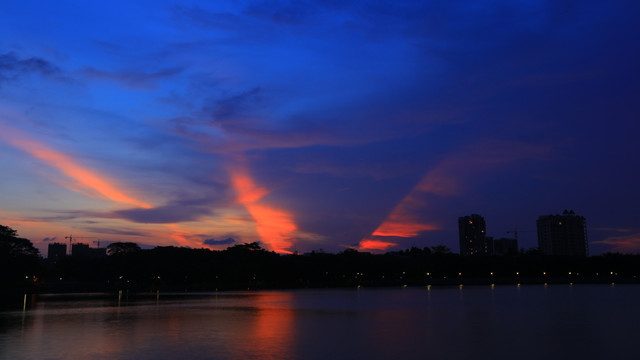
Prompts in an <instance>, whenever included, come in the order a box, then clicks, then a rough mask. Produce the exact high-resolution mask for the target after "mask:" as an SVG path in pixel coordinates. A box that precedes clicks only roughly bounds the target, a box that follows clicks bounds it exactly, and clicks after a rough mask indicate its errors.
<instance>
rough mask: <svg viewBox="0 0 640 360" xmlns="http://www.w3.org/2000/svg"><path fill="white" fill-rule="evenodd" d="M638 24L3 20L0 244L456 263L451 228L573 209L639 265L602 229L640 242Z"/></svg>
mask: <svg viewBox="0 0 640 360" xmlns="http://www.w3.org/2000/svg"><path fill="white" fill-rule="evenodd" d="M638 11H640V2H633V1H627V2H624V4H623V3H621V2H615V1H614V2H606V1H595V0H593V1H581V2H575V4H574V3H573V2H572V4H571V5H567V4H565V2H553V1H552V2H548V3H547V2H513V1H511V2H510V1H497V2H491V3H489V4H486V3H485V2H481V3H480V4H476V2H462V3H459V2H446V1H445V2H434V1H413V2H412V1H409V2H397V1H382V2H366V1H365V2H344V4H343V3H342V2H341V3H340V4H339V5H336V4H335V3H333V2H326V1H314V0H310V1H305V2H299V1H284V2H281V1H271V2H255V1H228V0H219V1H201V0H194V1H192V2H187V3H184V2H179V3H176V2H175V1H174V2H170V1H166V0H157V1H153V2H126V1H117V0H116V1H115V3H112V2H95V1H94V2H86V4H85V3H83V5H82V6H78V4H76V2H45V1H41V0H34V1H29V2H24V1H22V2H21V1H4V2H0V20H1V21H0V34H2V38H1V39H0V169H2V171H1V173H2V176H0V182H1V184H0V186H1V187H0V188H1V189H2V191H1V192H0V210H4V211H9V212H11V214H12V216H11V219H8V218H5V220H4V221H3V219H0V224H3V223H8V222H9V220H11V221H13V224H15V226H19V228H18V229H17V230H19V231H20V233H21V234H24V236H25V237H27V238H29V239H31V240H32V241H33V242H34V243H36V244H37V246H38V247H39V248H40V249H46V248H47V247H48V246H47V245H48V244H49V243H50V242H51V241H52V240H51V239H58V240H59V239H61V238H62V239H64V237H65V236H69V234H73V235H74V236H78V237H80V236H87V237H96V238H100V239H101V243H102V242H104V243H111V242H117V241H131V242H137V243H140V244H142V245H145V246H147V247H150V246H155V245H162V246H167V245H171V246H176V245H179V246H189V247H204V248H207V249H211V250H224V249H226V248H227V247H229V246H234V245H236V244H243V243H252V242H260V243H261V244H262V246H263V247H265V248H267V249H269V250H273V251H277V252H279V253H289V252H298V253H303V254H304V253H308V252H312V251H314V250H320V249H321V250H323V251H325V252H331V253H338V252H341V251H344V249H345V248H359V247H358V246H359V245H358V244H360V243H361V242H362V243H365V244H369V243H366V241H368V240H376V241H380V242H381V243H379V244H378V245H375V246H377V247H378V248H379V249H377V250H375V251H396V250H401V249H404V248H408V247H413V246H416V247H419V248H424V247H431V246H437V245H445V246H447V247H448V248H449V249H451V251H452V252H456V251H459V246H460V244H459V241H458V228H457V224H456V219H457V218H458V217H460V216H464V215H466V214H471V213H477V214H481V215H482V216H483V217H484V218H486V219H487V231H488V235H489V236H495V237H497V238H501V237H504V236H511V235H509V234H508V233H507V231H513V229H515V228H518V229H526V230H535V225H536V224H535V222H536V219H537V218H538V217H539V216H541V215H545V214H549V213H550V212H557V211H562V209H573V210H574V211H575V212H576V213H579V214H584V216H585V217H586V218H587V220H588V224H589V226H590V227H591V226H593V227H596V226H597V227H599V228H601V229H609V230H598V231H597V232H593V233H591V232H590V233H589V245H590V246H592V247H593V248H591V247H590V249H589V254H602V253H604V252H606V251H609V250H612V249H616V250H618V249H620V250H621V251H624V252H632V251H635V250H634V249H635V245H634V244H635V240H634V239H629V241H630V242H625V241H627V239H617V237H618V236H620V235H621V234H620V233H618V232H616V231H614V230H611V229H615V228H625V229H628V230H629V231H628V233H629V234H637V233H640V225H638V219H637V216H636V215H635V214H636V213H637V211H635V209H636V208H637V206H638V201H637V196H634V194H636V193H637V183H638V179H639V178H640V175H639V173H640V164H638V159H637V155H636V154H639V153H640V142H638V141H637V139H636V138H635V137H634V135H633V134H638V133H640V122H639V121H637V119H638V117H639V115H638V114H640V102H638V101H637V97H638V96H637V94H638V93H639V91H640V90H639V89H640V80H639V79H638V78H637V77H634V76H630V75H629V74H635V72H636V71H637V67H638V66H637V64H638V62H640V51H639V50H638V46H636V44H635V43H634V42H633V41H629V39H634V38H635V37H636V36H635V35H640V25H639V22H638V21H637V18H638V16H637V14H638ZM87 19H90V21H87ZM513 19H517V21H514V20H513ZM114 24H116V25H114ZM3 39H4V40H5V41H2V40H3ZM605 55H606V56H605ZM612 199H615V202H614V203H612ZM607 204H609V206H605V205H607ZM611 209H615V210H614V211H612V210H611ZM56 241H57V240H56ZM518 243H519V244H518V246H519V247H521V248H525V249H528V248H535V247H537V246H538V243H537V238H536V235H535V232H521V233H519V235H518ZM392 244H395V245H392ZM365 246H369V245H365Z"/></svg>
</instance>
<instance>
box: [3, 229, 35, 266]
mask: <svg viewBox="0 0 640 360" xmlns="http://www.w3.org/2000/svg"><path fill="white" fill-rule="evenodd" d="M0 254H2V256H3V257H4V256H8V257H11V258H17V257H21V256H27V257H36V258H37V257H39V256H40V251H38V249H37V248H36V247H35V246H33V243H31V241H29V240H28V239H24V238H20V237H18V231H16V230H14V229H12V228H10V227H8V226H4V225H0Z"/></svg>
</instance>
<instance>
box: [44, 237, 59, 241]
mask: <svg viewBox="0 0 640 360" xmlns="http://www.w3.org/2000/svg"><path fill="white" fill-rule="evenodd" d="M56 239H57V237H55V236H54V237H46V238H44V239H42V241H56Z"/></svg>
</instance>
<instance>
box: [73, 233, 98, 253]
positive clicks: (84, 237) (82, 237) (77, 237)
mask: <svg viewBox="0 0 640 360" xmlns="http://www.w3.org/2000/svg"><path fill="white" fill-rule="evenodd" d="M64 238H65V239H69V255H71V242H72V241H73V239H96V237H95V236H76V237H73V235H69V236H65V237H64ZM98 247H100V245H98Z"/></svg>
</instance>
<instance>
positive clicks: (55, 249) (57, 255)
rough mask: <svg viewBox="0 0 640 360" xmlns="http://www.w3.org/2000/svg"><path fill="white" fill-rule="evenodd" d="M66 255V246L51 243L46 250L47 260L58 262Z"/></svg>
mask: <svg viewBox="0 0 640 360" xmlns="http://www.w3.org/2000/svg"><path fill="white" fill-rule="evenodd" d="M66 255H67V244H60V243H51V244H49V246H48V248H47V258H48V259H49V260H51V261H56V260H60V259H62V258H63V257H65V256H66Z"/></svg>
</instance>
